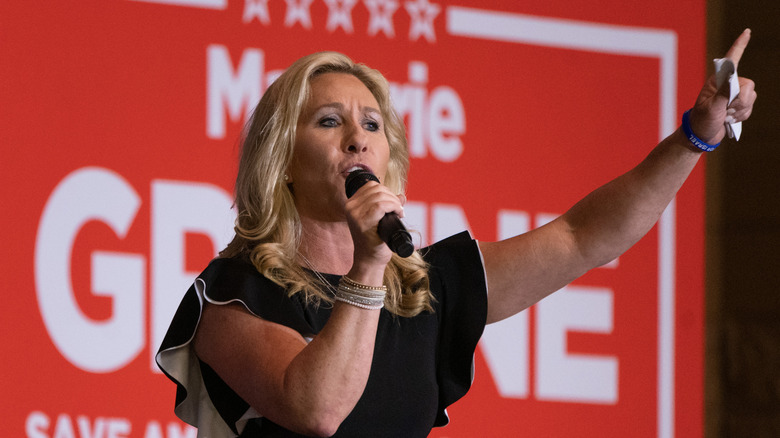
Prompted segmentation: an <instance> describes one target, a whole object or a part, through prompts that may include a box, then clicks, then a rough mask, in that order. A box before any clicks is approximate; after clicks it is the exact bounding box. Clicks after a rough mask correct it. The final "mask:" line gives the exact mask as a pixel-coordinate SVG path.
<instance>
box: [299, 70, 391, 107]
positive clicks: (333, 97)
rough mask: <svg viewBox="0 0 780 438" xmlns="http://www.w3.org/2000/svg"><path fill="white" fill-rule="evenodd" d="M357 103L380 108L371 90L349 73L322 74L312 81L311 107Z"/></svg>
mask: <svg viewBox="0 0 780 438" xmlns="http://www.w3.org/2000/svg"><path fill="white" fill-rule="evenodd" d="M350 101H355V102H357V103H360V105H361V106H371V107H374V108H377V109H378V108H379V103H377V100H376V98H375V97H374V95H373V94H372V93H371V90H369V89H368V87H366V85H365V84H364V83H363V82H362V81H361V80H360V79H358V78H357V77H355V76H353V75H351V74H349V73H322V74H320V75H318V76H316V77H314V78H313V79H312V80H311V94H310V96H309V106H314V107H318V106H320V105H324V104H328V103H334V102H335V103H347V102H350Z"/></svg>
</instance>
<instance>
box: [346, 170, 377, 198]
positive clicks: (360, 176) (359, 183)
mask: <svg viewBox="0 0 780 438" xmlns="http://www.w3.org/2000/svg"><path fill="white" fill-rule="evenodd" d="M369 181H376V182H379V178H377V177H376V175H374V174H373V173H371V172H369V171H367V170H363V169H361V170H353V171H352V172H350V173H349V175H347V180H346V182H345V183H344V188H345V189H346V191H347V198H351V197H352V195H354V194H355V192H357V191H358V189H359V188H361V187H363V184H365V183H367V182H369Z"/></svg>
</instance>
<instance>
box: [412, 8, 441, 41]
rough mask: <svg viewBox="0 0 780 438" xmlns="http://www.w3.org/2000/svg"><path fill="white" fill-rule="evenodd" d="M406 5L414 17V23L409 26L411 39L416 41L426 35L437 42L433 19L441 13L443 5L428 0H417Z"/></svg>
mask: <svg viewBox="0 0 780 438" xmlns="http://www.w3.org/2000/svg"><path fill="white" fill-rule="evenodd" d="M404 7H405V8H406V12H408V13H409V17H410V18H411V19H412V24H411V26H410V27H409V39H410V40H412V41H415V40H417V39H418V38H420V36H424V37H425V39H427V40H428V41H430V42H435V41H436V34H435V33H434V32H433V19H434V18H436V16H437V15H439V12H440V11H441V6H439V5H437V4H434V3H428V0H415V1H409V2H406V3H404Z"/></svg>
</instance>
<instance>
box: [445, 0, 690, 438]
mask: <svg viewBox="0 0 780 438" xmlns="http://www.w3.org/2000/svg"><path fill="white" fill-rule="evenodd" d="M446 14H447V32H448V33H449V34H450V35H456V36H463V37H469V38H478V39H487V40H494V41H504V42H511V43H520V44H530V45H536V46H545V47H555V48H563V49H574V50H583V51H589V52H598V53H610V54H615V55H630V56H643V57H652V58H658V59H659V60H660V71H659V75H660V78H661V84H660V85H661V87H660V95H659V100H660V108H659V112H660V114H659V120H660V124H659V132H658V139H659V141H660V140H661V139H663V138H664V137H666V136H667V135H669V134H671V133H672V132H673V131H674V130H675V128H676V126H677V110H676V107H677V34H676V33H675V32H673V31H671V30H664V29H648V28H639V27H630V26H616V25H610V24H599V23H592V22H584V21H575V20H564V19H557V18H546V17H544V18H543V17H537V16H531V15H523V14H517V13H509V12H496V11H487V10H482V9H472V8H465V7H458V6H449V7H448V8H447V12H446ZM675 219H676V212H675V200H674V199H673V200H672V202H671V203H669V206H668V207H667V208H666V210H665V211H664V213H663V214H662V215H661V219H660V220H659V222H658V235H659V237H658V399H657V408H658V419H657V424H658V437H659V438H672V437H674V349H675V339H674V331H675V325H674V313H675V275H676V272H675V262H676V260H675V250H676V244H675V233H676V228H675Z"/></svg>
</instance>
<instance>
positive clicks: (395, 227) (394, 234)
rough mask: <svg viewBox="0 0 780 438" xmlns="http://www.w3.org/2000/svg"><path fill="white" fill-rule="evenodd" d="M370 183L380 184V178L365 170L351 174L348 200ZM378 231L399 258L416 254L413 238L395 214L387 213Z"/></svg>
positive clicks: (348, 178) (347, 185)
mask: <svg viewBox="0 0 780 438" xmlns="http://www.w3.org/2000/svg"><path fill="white" fill-rule="evenodd" d="M369 181H376V182H379V178H377V177H376V175H374V174H373V173H371V172H369V171H367V170H364V169H358V170H353V171H352V172H350V173H349V175H347V181H346V183H345V186H346V187H345V188H346V190H347V198H351V197H352V195H354V194H355V192H357V191H358V189H359V188H361V187H363V184H365V183H367V182H369ZM376 231H377V234H379V238H380V239H382V241H383V242H385V243H386V244H387V246H388V247H390V250H391V251H393V252H394V253H396V254H398V255H399V256H401V257H409V256H410V255H412V253H413V252H414V244H413V243H412V236H411V234H409V232H408V231H406V227H405V226H404V224H403V222H401V219H400V218H399V217H398V215H397V214H395V213H394V212H392V211H391V212H390V213H385V216H384V217H383V218H382V219H380V220H379V225H378V226H377V230H376Z"/></svg>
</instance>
